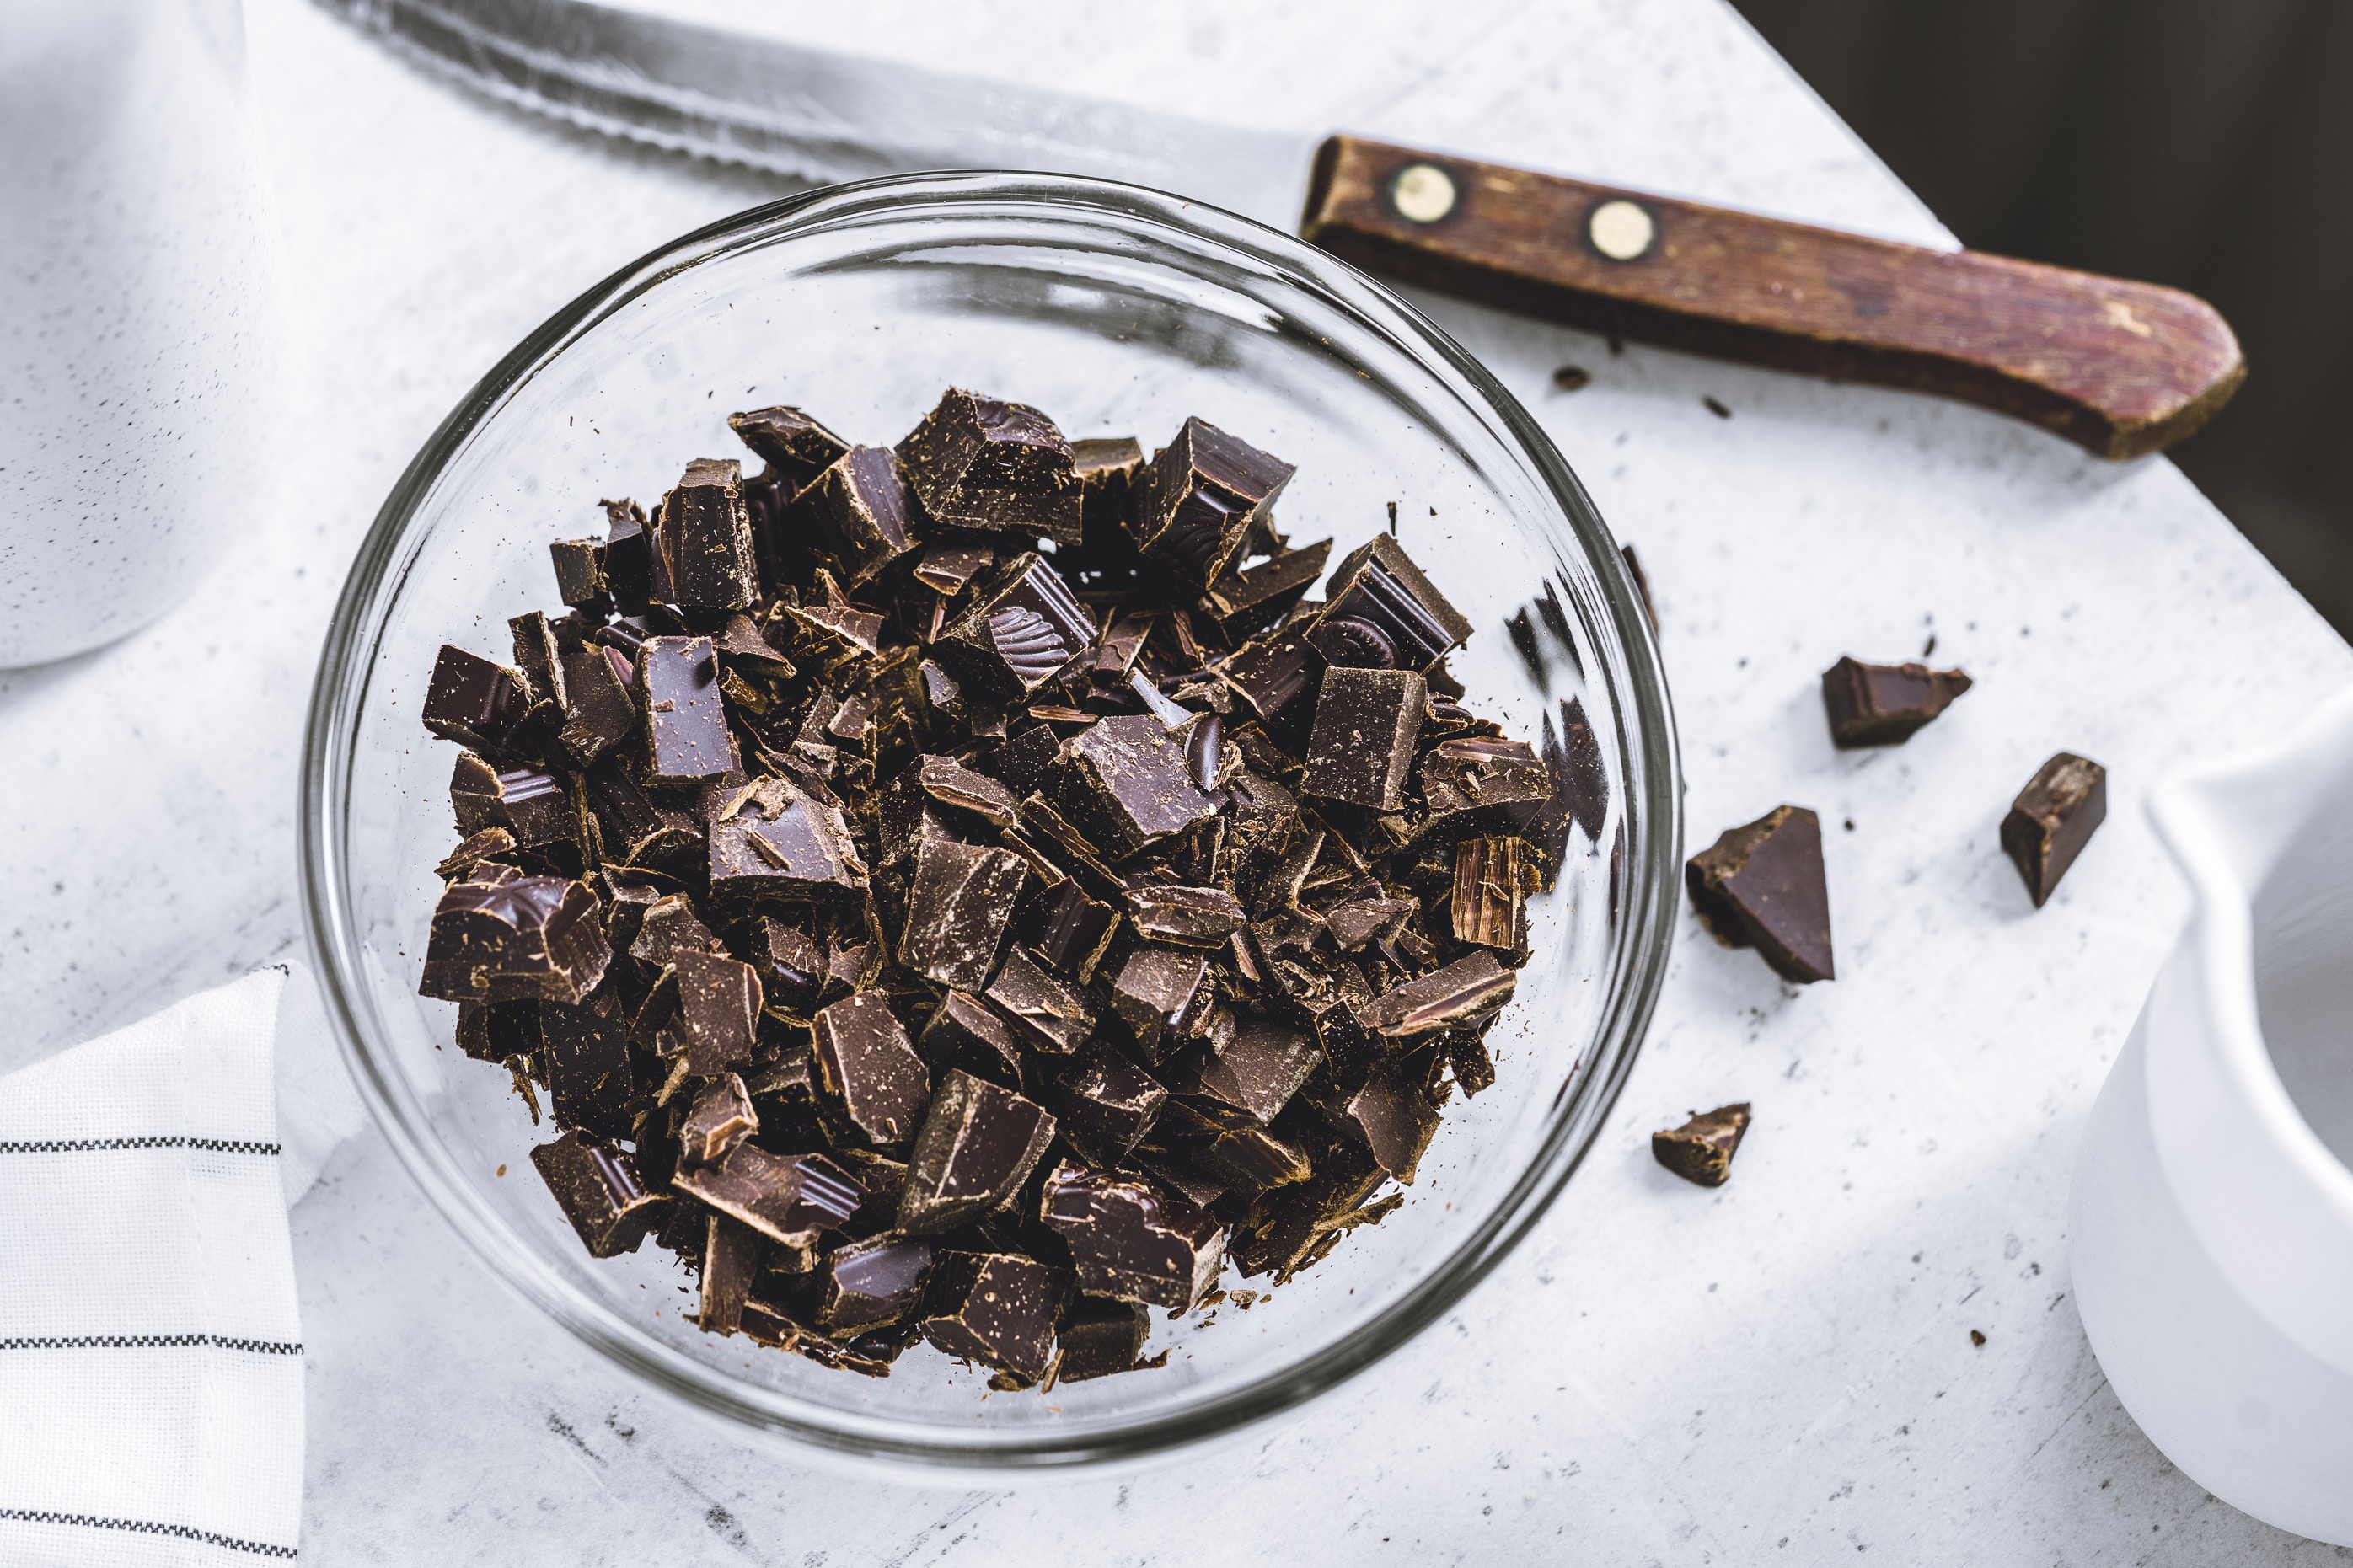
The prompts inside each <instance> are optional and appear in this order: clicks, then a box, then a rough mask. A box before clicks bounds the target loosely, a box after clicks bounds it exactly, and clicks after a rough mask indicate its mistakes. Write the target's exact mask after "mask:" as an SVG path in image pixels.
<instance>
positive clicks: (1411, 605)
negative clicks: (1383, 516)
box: [1306, 533, 1471, 670]
mask: <svg viewBox="0 0 2353 1568" xmlns="http://www.w3.org/2000/svg"><path fill="white" fill-rule="evenodd" d="M1306 635H1307V641H1308V643H1309V645H1310V646H1312V647H1314V649H1315V651H1316V652H1318V653H1320V654H1322V655H1323V656H1324V658H1326V659H1328V660H1329V661H1331V662H1332V663H1333V664H1335V665H1345V666H1349V667H1354V668H1367V669H1414V670H1424V669H1428V668H1430V666H1431V665H1434V664H1436V663H1437V662H1438V661H1439V660H1440V658H1444V657H1445V656H1446V652H1447V650H1448V649H1449V648H1451V647H1454V645H1455V644H1457V643H1459V642H1461V640H1462V639H1463V638H1465V637H1469V636H1470V635H1471V623H1470V622H1469V621H1467V620H1465V619H1464V618H1463V617H1462V616H1461V613H1460V612H1459V611H1457V610H1456V609H1455V608H1454V606H1453V605H1450V604H1448V603H1447V602H1446V598H1445V595H1441V594H1440V593H1439V591H1438V590H1437V589H1436V588H1433V587H1431V586H1430V579H1429V578H1427V577H1425V576H1423V575H1422V574H1421V569H1420V568H1419V567H1418V566H1416V565H1415V564H1414V563H1413V562H1412V560H1411V559H1410V558H1409V556H1408V555H1407V554H1406V552H1405V551H1404V549H1403V548H1402V547H1401V546H1399V545H1398V542H1397V541H1396V540H1394V539H1391V538H1390V537H1389V536H1388V534H1386V533H1377V534H1375V535H1373V537H1372V539H1371V541H1370V542H1367V543H1366V544H1364V545H1363V546H1361V547H1360V548H1358V549H1356V550H1354V551H1351V552H1349V554H1348V556H1347V558H1346V559H1345V560H1344V561H1342V562H1341V563H1340V564H1339V566H1338V568H1337V569H1335V571H1334V572H1333V574H1332V588H1331V591H1330V593H1329V594H1327V595H1325V597H1324V612H1323V614H1321V615H1319V616H1316V617H1315V622H1314V625H1313V626H1310V627H1309V628H1308V629H1307V634H1306Z"/></svg>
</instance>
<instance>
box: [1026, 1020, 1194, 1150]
mask: <svg viewBox="0 0 2353 1568" xmlns="http://www.w3.org/2000/svg"><path fill="white" fill-rule="evenodd" d="M1039 1076H1040V1078H1041V1079H1043V1080H1044V1081H1043V1084H1042V1085H1041V1087H1040V1088H1039V1091H1038V1092H1039V1098H1040V1099H1042V1100H1045V1102H1046V1103H1047V1104H1048V1105H1049V1106H1050V1107H1051V1108H1052V1109H1053V1111H1054V1114H1055V1116H1056V1117H1057V1118H1059V1119H1060V1122H1059V1124H1060V1128H1061V1132H1062V1137H1063V1140H1064V1141H1065V1142H1068V1143H1069V1144H1070V1146H1071V1148H1073V1149H1075V1150H1077V1151H1078V1152H1079V1153H1080V1155H1081V1156H1082V1158H1085V1159H1088V1160H1092V1161H1093V1162H1094V1163H1097V1164H1099V1165H1118V1164H1123V1163H1125V1162H1126V1160H1127V1157H1128V1156H1129V1155H1130V1154H1131V1153H1133V1152H1134V1150H1135V1146H1136V1144H1138V1143H1139V1142H1143V1140H1144V1138H1145V1134H1147V1133H1149V1132H1150V1131H1152V1124H1153V1123H1154V1122H1155V1121H1157V1120H1158V1119H1159V1116H1160V1111H1161V1108H1162V1107H1163V1106H1165V1105H1166V1104H1167V1103H1168V1091H1167V1089H1164V1088H1162V1087H1161V1085H1160V1082H1159V1080H1158V1079H1155V1078H1154V1077H1153V1076H1152V1075H1151V1074H1150V1073H1147V1072H1145V1070H1144V1069H1143V1068H1140V1067H1137V1066H1136V1065H1135V1064H1134V1062H1132V1061H1130V1060H1128V1059H1127V1058H1125V1057H1124V1056H1122V1055H1121V1054H1120V1053H1119V1052H1117V1051H1115V1050H1113V1049H1112V1047H1109V1046H1107V1045H1105V1044H1103V1042H1102V1041H1101V1040H1096V1041H1093V1042H1092V1043H1090V1044H1089V1045H1087V1046H1086V1047H1084V1048H1083V1049H1082V1050H1081V1051H1080V1053H1079V1054H1078V1055H1077V1056H1076V1057H1075V1058H1072V1059H1071V1061H1070V1063H1069V1064H1068V1065H1067V1066H1063V1067H1059V1068H1046V1069H1045V1070H1044V1071H1042V1072H1041V1073H1040V1075H1039Z"/></svg>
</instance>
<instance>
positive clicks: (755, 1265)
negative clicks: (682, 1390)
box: [694, 1214, 768, 1334]
mask: <svg viewBox="0 0 2353 1568" xmlns="http://www.w3.org/2000/svg"><path fill="white" fill-rule="evenodd" d="M767 1250H768V1243H767V1238H766V1237H763V1236H762V1235H761V1234H760V1233H759V1232H758V1231H756V1230H754V1229H753V1228H752V1227H751V1226H748V1225H745V1224H744V1222H743V1221H742V1220H739V1219H734V1218H731V1217H730V1216H728V1215H723V1214H714V1215H706V1216H704V1222H703V1233H702V1307H701V1310H699V1311H697V1312H696V1313H695V1317H694V1321H695V1326H696V1327H698V1328H700V1329H701V1330H702V1331H703V1332H704V1333H706V1334H732V1333H733V1332H735V1331H737V1330H738V1329H740V1328H742V1327H743V1326H744V1302H745V1301H748V1300H751V1297H752V1282H753V1281H754V1280H755V1279H758V1278H759V1277H760V1268H761V1264H762V1262H763V1260H764V1258H765V1256H766V1253H767Z"/></svg>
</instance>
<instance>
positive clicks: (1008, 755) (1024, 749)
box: [981, 724, 1062, 795]
mask: <svg viewBox="0 0 2353 1568" xmlns="http://www.w3.org/2000/svg"><path fill="white" fill-rule="evenodd" d="M1061 752H1062V741H1061V737H1060V736H1059V735H1057V734H1055V733H1054V731H1053V727H1052V726H1051V725H1049V724H1038V725H1035V726H1034V727H1032V728H1030V729H1027V730H1023V731H1019V732H1018V733H1016V734H1012V735H1008V736H1007V737H1006V740H1005V743H1004V744H1003V745H1000V746H998V747H997V750H996V751H995V752H992V753H991V754H990V755H989V756H988V757H987V758H986V759H984V760H983V762H982V763H981V765H982V767H983V768H984V769H986V770H987V773H988V774H989V776H990V777H992V778H994V779H996V780H997V782H998V783H999V784H1003V785H1004V786H1005V787H1006V788H1007V789H1008V790H1010V791H1011V792H1012V793H1013V794H1014V795H1029V793H1030V792H1031V791H1033V790H1035V789H1037V788H1038V786H1039V785H1040V784H1043V783H1044V782H1045V780H1046V770H1047V769H1048V768H1049V767H1050V766H1051V765H1052V763H1053V761H1054V759H1055V758H1056V757H1058V756H1060V755H1061Z"/></svg>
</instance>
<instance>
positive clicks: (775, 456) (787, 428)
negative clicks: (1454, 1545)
mask: <svg viewBox="0 0 2353 1568" xmlns="http://www.w3.org/2000/svg"><path fill="white" fill-rule="evenodd" d="M727 427H728V428H729V429H730V430H733V431H734V432H735V434H736V435H737V436H738V437H742V439H743V442H744V445H745V446H746V447H751V448H752V450H754V452H757V453H758V454H759V455H760V456H761V457H762V458H765V459H766V460H767V464H768V468H769V472H770V473H771V474H772V475H774V476H775V477H776V479H778V480H780V481H782V483H783V484H784V486H785V487H786V489H788V490H797V489H800V488H801V487H802V486H804V485H806V484H807V483H808V482H809V481H810V480H811V479H815V478H817V477H818V475H819V474H821V473H823V472H825V470H826V469H828V468H831V467H833V465H834V464H835V463H836V462H837V461H839V459H840V458H841V455H842V454H843V453H845V452H847V451H849V442H847V441H844V440H843V439H842V438H841V437H839V436H837V435H835V434H834V433H833V432H832V431H830V430H828V429H827V428H826V427H825V426H822V425H820V424H818V422H817V421H816V420H814V419H812V418H810V417H809V416H807V415H806V414H804V413H802V412H801V411H800V410H799V409H797V408H788V407H782V406H779V407H776V408H754V409H753V410H752V411H751V412H749V413H746V414H730V415H729V416H727Z"/></svg>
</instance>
